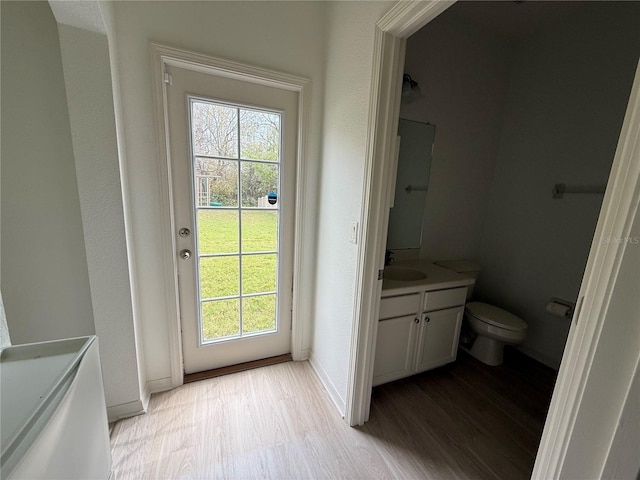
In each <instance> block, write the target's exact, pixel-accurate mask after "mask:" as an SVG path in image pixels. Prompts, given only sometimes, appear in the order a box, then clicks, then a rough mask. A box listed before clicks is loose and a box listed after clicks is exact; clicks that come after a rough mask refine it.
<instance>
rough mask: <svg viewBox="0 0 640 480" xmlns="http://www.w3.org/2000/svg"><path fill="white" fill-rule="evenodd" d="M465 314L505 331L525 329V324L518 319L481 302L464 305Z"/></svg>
mask: <svg viewBox="0 0 640 480" xmlns="http://www.w3.org/2000/svg"><path fill="white" fill-rule="evenodd" d="M466 310H467V313H469V314H470V315H472V316H473V317H475V318H477V319H478V320H481V321H483V322H485V323H488V324H489V325H493V326H494V327H499V328H504V329H505V330H512V331H521V330H526V329H527V323H526V322H525V321H524V320H522V319H521V318H520V317H516V316H515V315H514V314H512V313H509V312H507V311H506V310H503V309H501V308H498V307H494V306H493V305H489V304H488V303H483V302H469V303H467V305H466Z"/></svg>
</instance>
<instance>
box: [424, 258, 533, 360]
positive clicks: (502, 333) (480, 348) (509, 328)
mask: <svg viewBox="0 0 640 480" xmlns="http://www.w3.org/2000/svg"><path fill="white" fill-rule="evenodd" d="M434 263H435V264H436V265H438V266H440V267H443V268H446V269H448V270H453V271H454V272H457V273H460V274H462V275H466V276H470V277H473V278H474V279H475V278H477V277H478V274H479V273H480V265H479V264H478V263H477V262H474V261H471V260H446V261H439V262H434ZM472 293H473V285H472V286H470V287H469V289H468V291H467V299H470V298H471V295H472ZM464 321H465V326H466V327H467V328H469V329H470V330H471V331H472V332H473V333H474V334H475V335H476V337H475V339H474V340H473V343H472V344H471V346H470V347H465V346H463V345H462V346H461V347H462V348H463V349H464V350H467V351H468V352H469V353H470V354H471V355H472V356H473V357H475V358H477V359H478V360H480V361H481V362H482V363H485V364H487V365H492V366H496V365H500V364H501V363H502V358H503V351H504V346H505V345H518V344H520V343H522V342H523V341H524V339H525V337H526V334H527V323H526V322H525V321H524V320H522V319H521V318H519V317H517V316H516V315H514V314H512V313H509V312H507V311H506V310H503V309H502V308H498V307H495V306H493V305H489V304H488V303H483V302H468V303H467V304H466V305H465V309H464Z"/></svg>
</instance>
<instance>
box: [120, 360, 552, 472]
mask: <svg viewBox="0 0 640 480" xmlns="http://www.w3.org/2000/svg"><path fill="white" fill-rule="evenodd" d="M510 353H511V354H510V355H507V356H506V361H505V364H504V365H502V366H500V367H487V366H485V365H483V364H481V363H479V362H477V361H476V360H475V359H473V358H471V357H470V356H468V355H466V354H464V353H460V354H459V358H458V361H457V362H456V363H454V364H451V365H449V366H446V367H443V368H440V369H436V370H433V371H431V372H426V373H424V374H421V375H417V376H414V377H412V378H409V379H404V380H400V381H398V382H394V383H391V384H386V385H381V386H379V387H376V388H375V389H374V394H373V402H372V410H371V420H370V421H369V422H368V423H367V424H365V425H364V426H363V427H359V428H350V427H348V426H347V425H346V423H345V422H344V420H343V419H342V418H340V417H339V415H338V414H337V412H336V409H335V407H334V406H333V405H332V404H331V401H330V400H329V397H328V396H327V394H326V393H325V392H324V390H323V388H322V386H321V385H320V383H319V382H318V380H317V378H316V376H315V374H314V372H313V371H312V369H311V367H310V365H309V364H308V363H307V362H288V363H281V364H278V365H272V366H269V367H264V368H260V369H255V370H250V371H245V372H241V373H235V374H231V375H226V376H223V377H217V378H213V379H209V380H203V381H200V382H194V383H190V384H186V385H184V386H182V387H180V388H178V389H176V390H173V391H170V392H165V393H162V394H158V395H154V396H153V397H152V398H151V402H150V406H149V413H147V414H146V415H141V416H138V417H134V418H129V419H125V420H121V421H120V422H118V423H117V424H116V425H115V427H114V430H113V433H112V436H111V445H112V453H113V471H114V475H113V479H114V480H124V479H177V478H184V479H205V478H206V479H209V478H212V479H213V478H220V479H244V478H268V479H305V478H310V479H329V478H331V479H334V478H336V479H338V478H345V479H377V478H381V479H382V478H407V479H414V478H415V479H454V478H455V479H458V478H469V479H485V478H486V479H509V480H511V479H514V480H515V479H520V478H522V479H524V478H529V476H530V473H531V470H532V468H533V461H534V458H535V453H536V450H537V447H538V442H539V438H540V435H541V433H542V426H543V423H544V418H545V415H546V411H547V408H548V403H549V400H550V397H551V392H552V388H553V382H554V381H555V372H554V371H553V370H551V369H547V368H546V367H544V366H542V365H540V364H537V363H536V362H534V361H532V360H530V359H528V358H526V357H524V356H522V355H520V354H519V353H517V352H510Z"/></svg>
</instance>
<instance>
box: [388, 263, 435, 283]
mask: <svg viewBox="0 0 640 480" xmlns="http://www.w3.org/2000/svg"><path fill="white" fill-rule="evenodd" d="M384 278H386V279H388V280H400V281H402V282H414V281H416V280H423V279H425V278H427V275H426V274H425V273H423V272H421V271H420V270H415V269H413V268H409V267H396V266H392V267H386V268H385V269H384Z"/></svg>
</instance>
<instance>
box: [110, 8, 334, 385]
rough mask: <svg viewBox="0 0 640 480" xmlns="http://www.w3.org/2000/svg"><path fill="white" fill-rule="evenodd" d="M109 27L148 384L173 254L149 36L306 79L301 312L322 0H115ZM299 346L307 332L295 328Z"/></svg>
mask: <svg viewBox="0 0 640 480" xmlns="http://www.w3.org/2000/svg"><path fill="white" fill-rule="evenodd" d="M113 8H114V13H115V16H114V32H115V42H114V45H115V47H116V51H115V55H116V57H117V61H118V63H117V69H118V71H119V73H118V82H117V85H116V89H118V90H119V92H120V95H119V97H120V98H119V99H118V100H117V101H120V102H121V106H122V125H121V127H122V131H123V133H124V144H123V146H124V151H123V154H124V155H125V156H126V166H125V171H124V172H123V174H124V176H125V177H126V178H127V185H126V186H124V188H125V194H126V196H127V199H128V202H129V204H130V211H129V212H128V213H129V214H130V219H131V231H130V233H131V237H132V239H133V250H134V251H133V253H134V256H133V257H132V258H133V261H134V268H135V272H136V278H134V282H135V283H134V288H135V289H136V290H137V292H138V299H137V300H138V302H139V318H140V332H139V333H141V338H142V339H143V344H144V345H143V351H144V357H145V364H146V369H147V379H148V382H149V383H152V382H153V383H154V384H158V382H160V383H162V382H164V381H165V380H166V379H168V377H169V375H170V365H169V345H168V335H169V334H168V325H169V324H172V323H173V324H175V321H176V320H175V318H171V312H170V311H169V309H168V308H167V307H166V303H165V298H166V292H167V285H166V284H165V283H166V282H165V279H167V278H171V275H172V272H171V271H170V270H169V265H170V261H166V260H167V259H171V258H172V256H173V255H174V252H172V251H167V249H166V248H164V247H163V245H161V244H160V242H159V240H158V239H159V238H161V237H162V235H163V232H162V230H161V215H162V214H163V208H164V207H163V206H165V207H166V202H167V199H166V198H163V197H162V195H161V187H160V182H161V179H160V178H159V175H158V163H157V162H158V158H159V157H158V152H157V143H156V138H155V121H156V117H155V115H154V107H153V94H152V88H151V87H152V78H151V70H150V58H149V42H151V41H153V42H157V43H162V44H166V45H169V46H173V47H178V48H183V49H186V50H192V51H196V52H200V53H205V54H209V55H212V56H217V57H222V58H228V59H231V60H235V61H238V62H243V63H247V64H250V65H256V66H260V67H265V68H269V69H274V70H280V71H283V72H286V73H292V74H295V75H300V76H304V77H307V78H309V79H310V85H309V102H308V104H307V105H305V109H306V112H307V118H306V120H307V132H308V135H307V150H306V161H307V164H308V167H309V168H308V182H307V185H308V189H307V191H306V192H305V194H306V196H307V201H306V205H307V211H305V212H304V215H305V221H306V227H305V232H306V233H305V234H306V235H307V236H306V238H305V242H306V246H307V250H306V255H307V258H305V259H303V264H304V265H305V266H306V268H305V269H304V271H305V275H306V277H307V278H305V279H303V285H304V288H305V291H303V292H299V293H300V294H301V295H302V298H303V304H304V305H305V306H306V308H307V309H308V311H303V312H299V314H300V316H301V318H305V319H307V320H308V319H309V317H310V308H311V305H312V301H313V280H312V276H313V270H312V268H311V266H312V264H313V260H312V259H313V256H314V247H313V242H314V239H315V219H316V191H317V186H316V185H317V177H318V173H317V172H318V166H319V159H320V130H321V116H322V91H323V85H322V82H323V58H324V57H323V43H324V41H323V39H324V31H323V25H324V18H325V13H324V12H325V5H324V4H322V3H316V2H188V1H180V2H115V3H114V6H113ZM304 334H305V345H306V348H308V347H309V345H310V334H311V332H310V331H306V332H304Z"/></svg>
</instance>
